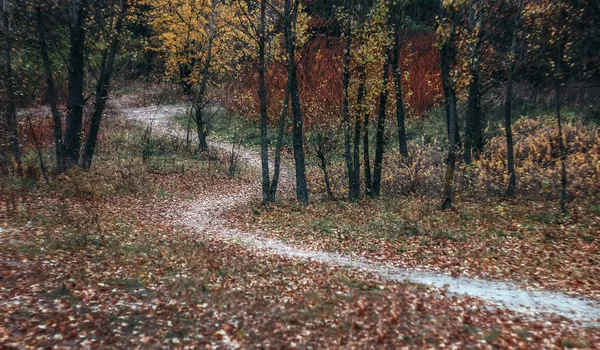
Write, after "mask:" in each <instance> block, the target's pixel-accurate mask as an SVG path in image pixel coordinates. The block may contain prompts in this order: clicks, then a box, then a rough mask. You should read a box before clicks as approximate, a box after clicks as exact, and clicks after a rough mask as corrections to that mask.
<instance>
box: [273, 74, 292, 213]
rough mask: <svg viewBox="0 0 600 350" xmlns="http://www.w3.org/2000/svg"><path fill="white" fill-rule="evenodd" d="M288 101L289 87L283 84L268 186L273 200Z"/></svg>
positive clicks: (279, 167)
mask: <svg viewBox="0 0 600 350" xmlns="http://www.w3.org/2000/svg"><path fill="white" fill-rule="evenodd" d="M289 101H290V87H289V84H286V85H285V93H284V97H283V106H282V107H281V116H280V117H279V130H278V131H277V144H276V145H275V159H274V160H273V178H272V179H271V186H270V188H269V197H270V200H271V201H274V200H275V196H276V194H277V186H278V185H279V174H280V171H281V147H283V132H284V130H285V121H286V119H287V115H288V109H289Z"/></svg>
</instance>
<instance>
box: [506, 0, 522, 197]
mask: <svg viewBox="0 0 600 350" xmlns="http://www.w3.org/2000/svg"><path fill="white" fill-rule="evenodd" d="M522 7H523V0H520V1H519V7H518V13H517V14H516V16H515V20H514V21H513V28H512V34H511V35H512V37H511V44H510V57H509V60H510V62H509V67H508V77H507V81H506V100H505V102H504V128H505V130H506V161H507V163H508V187H507V189H506V195H507V196H510V197H512V196H514V195H515V191H516V187H517V173H516V171H515V151H514V143H513V135H512V99H513V85H514V75H515V68H516V65H517V48H518V36H519V26H520V17H521V10H522Z"/></svg>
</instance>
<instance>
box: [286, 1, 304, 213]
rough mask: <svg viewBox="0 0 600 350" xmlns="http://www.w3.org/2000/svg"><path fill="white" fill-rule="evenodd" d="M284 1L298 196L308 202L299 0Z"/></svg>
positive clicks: (300, 199)
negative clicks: (297, 34) (297, 35)
mask: <svg viewBox="0 0 600 350" xmlns="http://www.w3.org/2000/svg"><path fill="white" fill-rule="evenodd" d="M291 1H292V0H285V1H284V31H285V33H284V39H285V46H286V51H287V58H288V62H287V64H288V66H287V69H288V81H289V86H290V96H291V99H292V120H293V126H292V143H293V148H294V162H295V165H296V198H297V199H298V201H299V202H300V203H302V204H308V187H307V184H306V164H305V159H304V158H305V157H304V138H303V134H302V127H303V126H302V110H301V106H300V94H299V91H298V77H297V72H296V69H297V67H296V57H295V54H296V38H295V34H294V32H295V27H296V20H297V15H298V1H297V0H295V1H294V9H293V10H292V4H291ZM292 12H293V13H292Z"/></svg>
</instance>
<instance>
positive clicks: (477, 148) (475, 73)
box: [464, 3, 483, 164]
mask: <svg viewBox="0 0 600 350" xmlns="http://www.w3.org/2000/svg"><path fill="white" fill-rule="evenodd" d="M478 6H479V5H478V4H477V3H471V11H472V13H471V18H470V20H469V30H470V31H471V32H476V33H477V36H476V38H475V42H474V43H473V45H472V47H471V57H470V61H471V62H470V67H469V70H470V75H471V81H470V82H469V96H468V97H467V113H466V115H465V145H464V160H465V163H466V164H471V162H472V160H473V158H475V159H478V158H479V154H480V153H481V151H482V148H483V133H482V131H481V112H480V111H481V108H480V100H479V83H480V82H479V75H480V74H479V70H480V67H481V64H480V57H479V56H480V55H479V51H480V48H481V41H482V35H483V34H482V27H481V13H480V11H479V7H478Z"/></svg>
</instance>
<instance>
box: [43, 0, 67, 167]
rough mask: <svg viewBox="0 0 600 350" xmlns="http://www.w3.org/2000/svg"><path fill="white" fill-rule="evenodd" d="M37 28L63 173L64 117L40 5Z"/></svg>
mask: <svg viewBox="0 0 600 350" xmlns="http://www.w3.org/2000/svg"><path fill="white" fill-rule="evenodd" d="M36 12H37V21H36V22H37V30H38V41H39V46H40V53H41V56H42V62H43V65H44V75H45V77H46V89H47V94H48V100H49V102H50V111H51V113H52V121H53V123H54V128H53V131H54V146H55V152H56V171H57V172H58V173H62V172H64V171H65V170H66V163H65V156H64V147H63V135H62V117H61V115H60V112H59V110H58V102H57V96H56V88H55V86H54V78H53V73H52V72H53V69H52V62H51V61H50V56H49V53H48V43H47V39H46V29H45V27H44V20H43V14H42V8H41V6H40V5H38V7H37V9H36Z"/></svg>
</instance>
